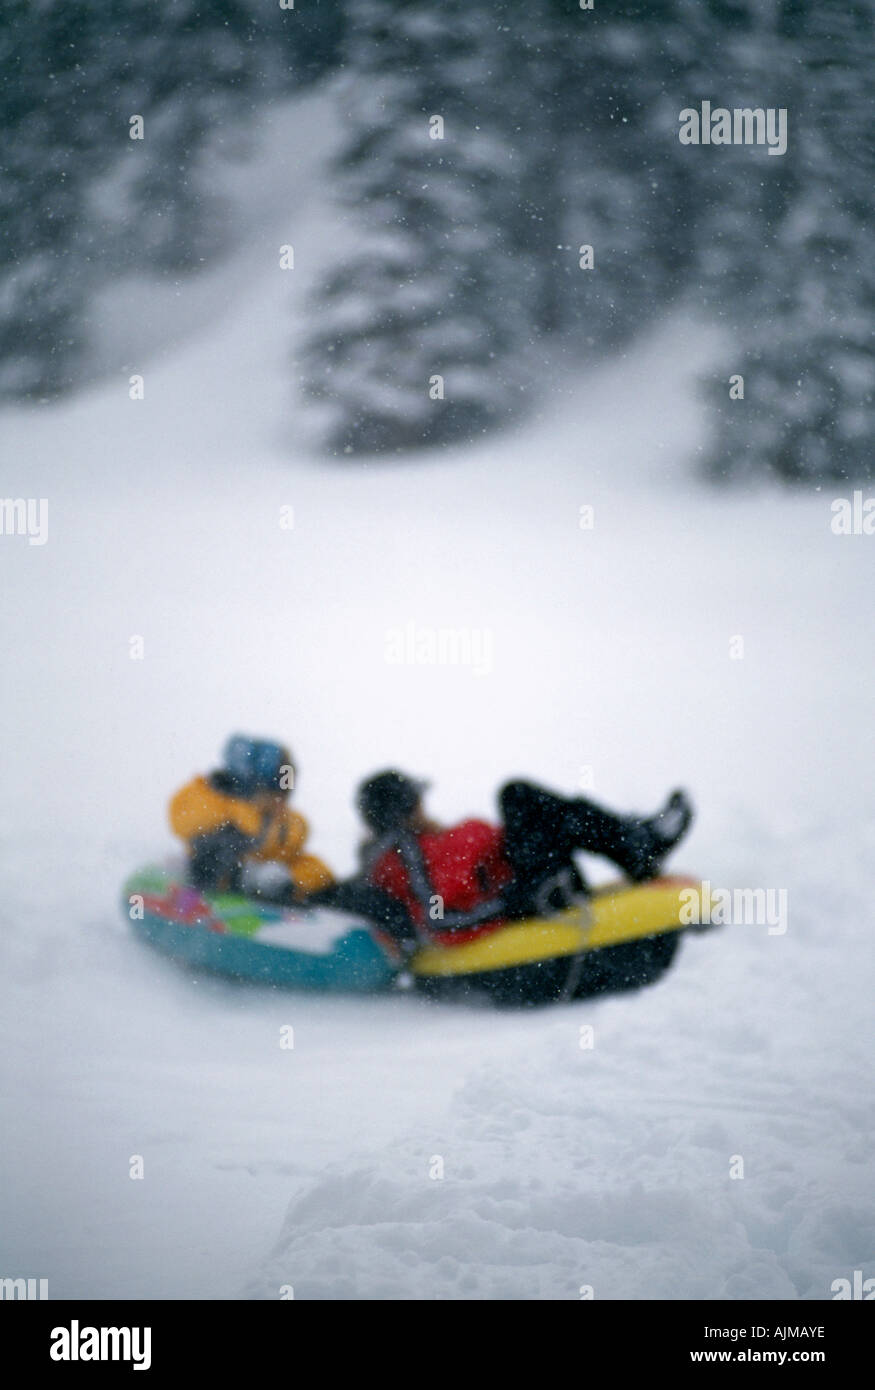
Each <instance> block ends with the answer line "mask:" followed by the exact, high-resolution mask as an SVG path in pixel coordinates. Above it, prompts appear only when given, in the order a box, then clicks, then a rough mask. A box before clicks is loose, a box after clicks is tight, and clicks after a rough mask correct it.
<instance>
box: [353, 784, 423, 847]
mask: <svg viewBox="0 0 875 1390" xmlns="http://www.w3.org/2000/svg"><path fill="white" fill-rule="evenodd" d="M427 786H428V782H418V781H417V780H416V779H415V778H413V777H408V776H406V774H405V773H403V772H398V771H397V770H395V769H394V768H393V769H391V770H390V771H388V772H378V773H377V774H376V775H375V776H374V777H369V778H368V780H367V781H366V782H362V784H361V786H360V787H359V789H358V793H357V795H356V805H357V806H358V809H359V812H360V813H361V815H362V817H363V819H364V820H365V821H366V822H367V824H368V825H369V826H370V828H371V829H372V830H375V831H376V832H377V834H378V835H381V834H382V833H383V832H384V831H385V830H394V829H395V827H396V826H399V825H403V824H404V822H405V821H406V820H407V818H408V816H410V815H411V814H412V813H413V812H414V811H415V810H416V808H417V806H418V805H419V801H420V798H421V796H422V793H423V792H424V791H425V789H426V787H427Z"/></svg>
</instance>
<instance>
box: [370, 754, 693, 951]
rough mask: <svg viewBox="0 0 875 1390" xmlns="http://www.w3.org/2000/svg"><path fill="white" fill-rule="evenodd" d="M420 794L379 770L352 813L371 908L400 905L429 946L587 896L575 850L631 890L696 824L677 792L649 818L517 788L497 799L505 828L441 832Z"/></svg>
mask: <svg viewBox="0 0 875 1390" xmlns="http://www.w3.org/2000/svg"><path fill="white" fill-rule="evenodd" d="M425 786H426V784H425V783H422V782H418V781H416V780H415V779H414V778H411V777H408V776H406V775H405V774H404V773H402V772H398V771H396V770H390V771H387V772H381V773H378V774H377V776H375V777H371V778H369V779H368V780H367V781H366V782H364V783H362V785H361V787H360V788H359V791H358V807H359V810H360V812H361V814H362V817H363V819H364V821H365V824H366V825H367V827H368V830H369V832H370V838H369V839H368V840H367V841H366V843H365V845H364V847H363V852H362V870H363V877H364V880H365V883H366V884H367V885H368V889H369V890H370V891H371V892H372V893H374V894H376V895H378V896H374V897H373V898H372V901H373V903H374V904H375V905H377V906H379V904H380V903H381V902H382V903H384V904H385V902H386V900H389V901H391V902H394V903H396V904H400V905H401V906H402V907H403V909H404V910H405V912H406V913H407V914H408V917H409V920H410V923H411V924H412V927H413V929H414V931H415V932H416V935H417V936H418V937H420V938H426V939H427V938H428V937H429V936H430V935H431V934H432V933H434V932H438V933H441V932H453V933H454V934H455V933H459V932H468V931H472V930H476V929H478V928H479V927H482V926H483V925H485V924H486V923H493V924H494V923H498V922H500V921H502V920H505V919H507V918H520V917H527V916H534V915H541V914H544V913H549V912H551V911H556V910H558V909H560V908H562V907H564V906H567V905H568V903H569V902H570V901H572V900H573V898H574V897H575V896H579V895H581V894H584V893H585V892H586V891H587V889H586V884H585V881H584V879H583V877H582V875H581V873H580V870H579V868H578V867H577V865H576V864H575V862H574V854H575V852H576V851H577V850H588V851H590V852H592V853H596V854H601V855H604V856H606V857H607V858H608V859H611V860H612V861H613V862H614V863H615V864H616V865H617V866H618V867H619V868H621V869H622V870H623V872H624V873H625V874H627V875H628V877H629V878H631V879H633V880H634V881H635V882H643V881H645V880H646V879H648V878H653V877H655V876H656V875H657V874H658V873H659V871H660V867H661V865H662V861H663V859H664V858H665V856H666V855H667V854H668V852H669V850H670V849H672V848H673V847H674V845H676V844H677V842H678V841H679V840H680V839H681V837H682V836H683V835H684V834H685V833H686V831H687V829H688V827H689V825H690V822H691V820H692V816H693V811H692V807H691V805H690V802H689V799H688V798H687V796H686V794H685V793H684V792H682V791H675V792H672V794H671V795H670V796H669V798H668V799H667V801H666V803H665V805H664V806H663V807H662V808H661V810H659V811H658V812H657V813H656V815H655V816H650V817H641V816H616V815H613V814H612V813H611V812H609V811H605V810H604V809H603V808H602V807H599V806H596V805H595V804H594V803H593V802H590V801H586V800H584V799H583V798H574V799H567V798H565V797H561V796H557V795H556V794H555V793H553V792H550V791H548V790H546V789H545V788H543V787H538V786H535V785H533V784H532V783H529V782H522V781H515V782H509V783H507V784H506V785H505V786H504V787H503V788H502V790H501V792H500V794H499V804H500V807H501V816H502V825H501V826H494V825H490V824H488V823H487V822H485V821H481V820H466V821H462V822H461V823H460V824H459V825H455V826H451V827H449V828H442V827H440V826H438V825H436V824H435V823H434V822H432V821H430V820H428V818H427V817H426V815H425V811H424V810H423V806H422V794H423V791H424V790H425ZM396 920H397V919H396Z"/></svg>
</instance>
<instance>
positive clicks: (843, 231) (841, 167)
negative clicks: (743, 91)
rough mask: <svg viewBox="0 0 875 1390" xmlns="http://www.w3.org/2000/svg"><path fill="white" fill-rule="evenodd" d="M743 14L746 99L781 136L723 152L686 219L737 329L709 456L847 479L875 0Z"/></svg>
mask: <svg viewBox="0 0 875 1390" xmlns="http://www.w3.org/2000/svg"><path fill="white" fill-rule="evenodd" d="M751 17H752V28H753V32H752V34H751V38H750V44H749V47H748V51H747V54H746V55H745V54H744V53H739V54H738V56H739V57H740V58H741V59H742V60H743V64H744V66H745V70H746V72H747V73H748V76H749V77H750V76H751V65H752V64H753V63H754V62H755V61H758V64H759V66H758V69H755V70H754V72H755V75H756V78H757V86H758V92H757V94H756V96H757V99H756V100H755V101H753V102H752V104H754V105H763V104H768V105H776V106H786V107H787V110H788V149H787V153H786V155H783V156H780V157H775V158H769V157H768V156H765V154H764V152H763V151H754V150H749V149H740V150H733V151H727V152H726V153H729V154H731V162H730V164H729V166H728V167H729V169H730V171H731V177H728V178H727V179H726V180H725V182H724V187H723V192H722V197H721V198H720V201H719V202H716V201H712V205H711V208H710V215H709V216H708V217H706V218H705V219H704V221H703V226H702V228H701V230H700V236H699V243H700V245H701V246H702V248H703V258H702V262H701V282H702V283H703V284H704V286H705V288H706V292H707V297H708V298H709V299H710V300H711V301H712V302H715V303H718V304H721V305H723V306H724V313H725V316H726V319H727V321H728V323H729V324H730V325H731V327H732V329H733V335H734V340H735V344H736V346H735V348H734V349H733V348H732V347H730V349H729V351H728V353H727V356H726V359H725V366H726V371H725V372H723V373H721V374H720V376H721V379H720V380H719V381H718V382H716V383H714V384H712V385H711V386H710V388H709V391H708V396H709V399H710V401H711V404H712V406H713V408H714V412H715V427H714V442H713V446H712V449H711V452H710V456H709V458H708V464H707V466H708V471H709V473H710V474H711V475H712V476H714V477H719V478H732V477H746V476H762V475H764V474H769V473H771V474H777V475H778V476H780V477H781V478H784V479H786V480H788V481H791V482H792V481H804V480H827V479H836V480H849V481H852V480H857V481H859V480H862V479H864V478H869V477H872V476H873V475H875V457H873V452H872V445H871V441H872V438H873V436H875V353H873V339H872V324H873V311H875V258H873V256H872V254H871V245H870V243H871V226H872V221H873V213H875V207H873V201H875V159H873V154H875V142H873V138H872V132H871V101H870V98H869V87H870V85H871V73H872V71H873V60H875V43H873V35H875V23H873V21H875V7H873V5H872V3H871V0H856V2H855V3H850V4H843V5H840V6H839V5H822V4H820V3H816V2H815V0H804V2H801V0H797V3H794V4H793V5H785V6H781V7H779V8H778V9H775V10H769V11H766V12H765V14H764V13H763V11H762V10H761V9H759V8H758V7H757V8H754V7H752V10H751ZM766 22H768V24H769V28H768V29H767V30H766V31H765V32H764V31H763V26H764V24H765V23H766ZM750 95H753V92H752V89H751V90H750ZM739 104H747V103H739ZM695 153H696V154H701V153H702V152H701V151H695ZM739 155H741V156H743V157H747V169H746V170H745V169H744V168H739ZM770 166H773V167H770ZM719 228H722V236H721V233H720V231H719V230H718V229H719ZM730 373H732V374H736V373H737V374H740V375H741V376H742V377H743V379H744V398H743V399H735V400H732V399H730V397H729V391H728V385H727V377H728V375H729V374H730Z"/></svg>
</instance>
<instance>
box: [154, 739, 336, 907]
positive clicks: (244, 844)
mask: <svg viewBox="0 0 875 1390" xmlns="http://www.w3.org/2000/svg"><path fill="white" fill-rule="evenodd" d="M294 782H295V769H294V765H293V764H292V759H291V755H290V753H289V751H288V749H287V748H284V747H282V745H281V744H277V743H269V742H267V741H265V740H262V739H251V738H246V737H244V736H243V735H240V734H237V735H234V736H233V737H232V738H230V739H229V740H228V742H227V744H226V745H225V750H224V762H223V766H222V767H221V768H219V769H218V771H216V772H212V773H210V774H208V775H207V776H201V777H195V778H194V780H193V781H191V782H189V783H188V784H187V785H186V786H184V787H183V788H182V789H181V791H178V792H177V793H176V795H175V796H174V797H173V798H172V800H171V802H170V810H169V815H170V825H171V828H172V829H173V831H174V833H175V834H177V835H179V836H180V838H181V839H183V840H185V842H186V844H187V846H188V851H189V877H190V879H191V882H192V883H193V884H194V886H195V887H196V888H211V889H221V890H224V891H227V892H240V891H242V888H243V868H244V865H245V864H247V863H249V862H251V861H256V862H261V863H277V864H281V865H283V867H284V868H285V869H286V870H287V871H288V874H289V879H290V885H289V891H288V893H287V894H286V896H287V897H289V898H290V899H292V900H295V899H300V898H303V897H306V896H308V895H309V894H310V893H315V892H317V891H318V890H319V889H320V888H325V887H327V886H328V884H330V883H332V882H333V881H334V876H333V875H332V873H331V871H330V869H328V868H327V867H326V865H325V864H323V863H322V861H321V859H317V858H316V856H315V855H314V854H305V853H304V844H305V843H306V840H307V834H308V829H309V828H308V825H307V822H306V821H305V819H304V817H303V816H302V815H299V813H298V812H297V811H293V810H291V808H290V807H289V806H287V804H286V802H287V801H288V797H289V794H290V792H291V790H292V787H293V786H294Z"/></svg>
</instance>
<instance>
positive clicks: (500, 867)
mask: <svg viewBox="0 0 875 1390" xmlns="http://www.w3.org/2000/svg"><path fill="white" fill-rule="evenodd" d="M385 844H386V848H385V850H384V851H383V852H382V853H381V854H379V856H378V858H377V859H376V861H375V862H374V863H373V864H372V867H371V869H370V871H369V874H368V877H369V880H370V882H371V883H372V884H374V886H375V887H377V888H382V889H383V891H384V892H385V893H389V894H391V896H392V897H393V898H398V899H399V901H400V902H402V903H403V904H404V906H405V907H406V908H407V910H408V912H409V913H410V915H411V917H412V918H413V921H414V922H416V923H417V925H419V926H426V927H430V928H431V929H432V930H433V931H434V932H437V933H439V932H441V931H452V932H453V934H454V940H458V939H459V937H458V933H459V932H460V931H464V930H465V929H466V928H469V929H473V928H479V927H482V926H483V925H484V923H486V922H489V923H491V924H492V925H496V924H497V921H500V919H501V916H502V915H503V905H502V902H501V898H500V896H499V893H500V890H501V889H502V888H503V887H504V886H505V885H506V884H508V883H509V882H510V880H511V878H512V870H511V867H510V865H509V864H508V862H507V860H506V859H505V857H504V832H503V831H502V830H501V829H499V827H497V826H494V825H487V823H486V822H485V821H482V820H466V821H462V823H461V824H460V825H454V826H452V827H451V828H450V829H449V830H439V831H428V832H426V833H424V834H421V835H414V834H413V833H412V832H410V831H400V832H397V833H396V834H394V835H392V836H389V837H387V839H386V841H385ZM435 896H437V897H439V898H440V899H441V900H442V902H441V903H440V904H439V905H438V909H436V908H435V904H434V903H433V901H432V900H433V899H434V897H435Z"/></svg>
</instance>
